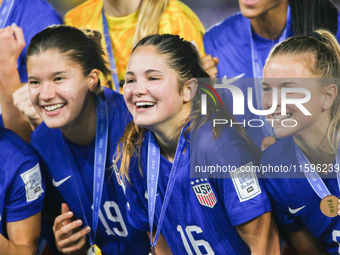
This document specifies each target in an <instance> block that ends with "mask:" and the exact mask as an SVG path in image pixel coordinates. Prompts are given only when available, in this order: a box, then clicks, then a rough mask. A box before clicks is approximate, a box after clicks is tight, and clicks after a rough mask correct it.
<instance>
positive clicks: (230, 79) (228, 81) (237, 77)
mask: <svg viewBox="0 0 340 255" xmlns="http://www.w3.org/2000/svg"><path fill="white" fill-rule="evenodd" d="M244 75H245V73H241V74H239V75H237V76H235V77H233V78H229V79H228V78H227V76H226V75H224V76H223V79H222V83H223V84H231V83H233V82H234V81H237V80H239V79H241V78H242V77H243V76H244Z"/></svg>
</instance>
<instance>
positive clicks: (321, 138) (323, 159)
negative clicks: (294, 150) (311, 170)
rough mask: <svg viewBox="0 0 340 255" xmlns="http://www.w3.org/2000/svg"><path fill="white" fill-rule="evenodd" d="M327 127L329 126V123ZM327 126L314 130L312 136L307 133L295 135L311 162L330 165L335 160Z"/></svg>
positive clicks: (296, 140) (297, 142) (295, 139)
mask: <svg viewBox="0 0 340 255" xmlns="http://www.w3.org/2000/svg"><path fill="white" fill-rule="evenodd" d="M326 127H327V128H328V125H326ZM327 128H326V129H325V128H320V129H318V130H316V131H314V132H313V135H312V136H311V135H307V134H305V135H294V141H295V142H296V144H297V145H298V146H299V148H300V149H301V150H302V151H303V153H304V154H305V156H306V158H307V159H308V160H309V162H310V163H311V164H314V165H320V164H322V165H323V164H327V165H329V164H332V163H333V162H334V158H335V153H334V150H333V148H332V147H331V145H330V143H329V141H328V138H327ZM302 132H303V131H302ZM325 173H327V172H325Z"/></svg>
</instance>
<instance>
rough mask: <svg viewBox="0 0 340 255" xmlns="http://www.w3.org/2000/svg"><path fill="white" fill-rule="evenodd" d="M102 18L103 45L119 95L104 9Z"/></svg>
mask: <svg viewBox="0 0 340 255" xmlns="http://www.w3.org/2000/svg"><path fill="white" fill-rule="evenodd" d="M102 17H103V28H104V37H105V44H106V51H107V55H108V57H109V61H110V68H111V70H113V73H112V80H113V83H114V86H115V89H116V92H117V93H120V87H119V81H118V73H117V67H116V62H115V58H114V55H113V49H112V45H111V39H110V33H109V26H108V24H107V20H106V17H105V11H104V8H103V10H102Z"/></svg>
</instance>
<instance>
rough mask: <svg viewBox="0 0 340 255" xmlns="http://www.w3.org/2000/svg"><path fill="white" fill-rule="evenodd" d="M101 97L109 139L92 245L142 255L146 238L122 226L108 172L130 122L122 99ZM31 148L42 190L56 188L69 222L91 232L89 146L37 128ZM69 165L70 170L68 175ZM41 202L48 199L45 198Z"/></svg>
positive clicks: (118, 187) (117, 187)
mask: <svg viewBox="0 0 340 255" xmlns="http://www.w3.org/2000/svg"><path fill="white" fill-rule="evenodd" d="M104 91H105V101H106V102H107V105H108V114H109V138H108V149H107V159H106V171H105V177H104V178H105V179H104V186H103V192H102V199H101V205H100V211H99V222H98V229H97V235H96V244H97V246H98V247H99V248H100V249H101V251H102V253H103V254H148V251H149V248H150V245H149V238H148V236H147V234H146V232H144V231H140V230H137V229H135V228H134V227H132V226H131V225H130V224H129V222H128V221H127V216H126V207H125V205H126V198H125V185H124V184H123V182H122V181H121V179H120V177H119V175H118V169H117V168H116V167H114V168H113V167H112V165H113V163H112V159H113V155H114V153H115V150H116V146H117V144H118V141H119V139H120V137H121V136H122V135H123V131H124V129H125V126H126V125H127V123H128V122H129V121H130V120H131V116H130V114H129V112H128V110H127V108H126V105H125V102H124V100H123V97H122V95H120V94H118V93H116V92H114V91H112V90H110V89H105V90H104ZM46 137H48V142H46ZM31 142H32V144H33V146H34V147H35V148H36V149H37V151H38V152H39V154H40V156H41V159H42V163H43V167H44V170H46V172H47V174H46V175H47V178H46V183H47V185H50V186H52V185H53V186H54V187H55V188H57V190H58V191H59V193H60V194H61V196H62V197H63V199H64V200H65V202H66V203H67V204H68V206H69V207H70V210H71V211H73V212H74V215H75V217H76V218H77V219H81V220H82V221H83V222H87V223H88V225H89V226H90V227H91V228H92V229H93V225H92V209H91V206H92V204H93V179H94V154H95V141H92V142H91V143H90V144H89V145H86V146H81V145H78V144H74V143H72V142H70V141H68V140H67V139H66V138H65V137H63V135H62V133H61V131H60V130H59V129H50V128H48V127H47V126H46V125H45V124H44V123H42V124H41V125H40V126H39V127H38V129H37V130H36V131H34V133H33V135H32V139H31ZM66 151H68V152H69V153H67V152H66ZM71 165H74V166H76V167H75V168H76V169H73V170H72V169H71V167H70V166H71ZM47 199H53V198H50V196H48V194H47ZM59 208H60V207H59ZM83 210H84V211H83ZM59 213H60V211H59ZM85 224H86V223H85Z"/></svg>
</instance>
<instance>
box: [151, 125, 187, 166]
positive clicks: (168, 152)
mask: <svg viewBox="0 0 340 255" xmlns="http://www.w3.org/2000/svg"><path fill="white" fill-rule="evenodd" d="M181 129H182V125H181V126H178V127H176V128H174V129H173V130H171V132H157V131H156V132H155V131H154V134H155V136H156V139H157V142H158V144H159V147H160V149H161V154H162V155H163V157H164V158H166V159H167V160H169V161H170V162H171V163H173V162H174V158H175V155H176V149H177V144H178V140H179V136H180V134H181Z"/></svg>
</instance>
